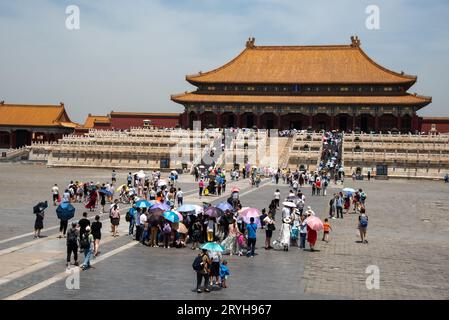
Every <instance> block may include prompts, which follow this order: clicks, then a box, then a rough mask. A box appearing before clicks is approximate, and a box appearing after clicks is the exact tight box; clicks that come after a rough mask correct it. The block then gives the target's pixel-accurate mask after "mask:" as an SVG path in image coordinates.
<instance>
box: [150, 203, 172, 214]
mask: <svg viewBox="0 0 449 320" xmlns="http://www.w3.org/2000/svg"><path fill="white" fill-rule="evenodd" d="M169 210H170V206H168V205H167V204H165V203H161V202H157V203H156V204H154V205H153V206H152V207H151V208H150V212H155V211H162V212H165V211H169Z"/></svg>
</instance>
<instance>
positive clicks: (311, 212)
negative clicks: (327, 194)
mask: <svg viewBox="0 0 449 320" xmlns="http://www.w3.org/2000/svg"><path fill="white" fill-rule="evenodd" d="M309 215H310V216H314V215H315V212H314V211H313V210H312V207H311V206H308V207H307V211H306V216H309Z"/></svg>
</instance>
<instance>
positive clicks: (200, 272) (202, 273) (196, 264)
mask: <svg viewBox="0 0 449 320" xmlns="http://www.w3.org/2000/svg"><path fill="white" fill-rule="evenodd" d="M210 265H211V260H210V258H209V256H208V254H207V250H206V249H202V252H201V253H200V254H198V256H197V257H196V258H195V260H194V261H193V264H192V267H193V270H195V272H196V292H198V293H201V292H202V290H201V282H202V280H203V278H204V291H205V292H210V289H209V266H210Z"/></svg>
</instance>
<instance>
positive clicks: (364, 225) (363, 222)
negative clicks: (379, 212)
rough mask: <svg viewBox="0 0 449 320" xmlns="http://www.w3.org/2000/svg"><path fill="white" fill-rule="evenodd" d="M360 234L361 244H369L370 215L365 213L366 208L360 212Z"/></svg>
mask: <svg viewBox="0 0 449 320" xmlns="http://www.w3.org/2000/svg"><path fill="white" fill-rule="evenodd" d="M358 228H359V232H360V238H361V240H362V241H361V243H368V240H366V230H367V229H368V215H367V214H366V213H365V208H362V209H361V210H360V215H359V226H358Z"/></svg>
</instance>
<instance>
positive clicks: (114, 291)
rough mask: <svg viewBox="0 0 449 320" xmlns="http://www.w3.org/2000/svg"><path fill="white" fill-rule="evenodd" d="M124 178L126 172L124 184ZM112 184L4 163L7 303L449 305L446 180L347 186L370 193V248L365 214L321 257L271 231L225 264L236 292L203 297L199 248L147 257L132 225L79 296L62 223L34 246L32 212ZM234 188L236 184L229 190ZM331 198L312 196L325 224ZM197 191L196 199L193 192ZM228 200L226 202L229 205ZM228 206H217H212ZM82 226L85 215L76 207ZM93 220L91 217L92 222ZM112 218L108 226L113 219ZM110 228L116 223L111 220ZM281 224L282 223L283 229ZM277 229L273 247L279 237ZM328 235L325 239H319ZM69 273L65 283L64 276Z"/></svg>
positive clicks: (246, 201) (1, 293)
mask: <svg viewBox="0 0 449 320" xmlns="http://www.w3.org/2000/svg"><path fill="white" fill-rule="evenodd" d="M126 173H127V172H125V171H123V172H119V175H118V181H119V182H120V181H121V180H123V179H124V177H125V176H126ZM72 179H73V180H89V181H90V180H92V181H95V182H96V181H100V182H103V181H107V180H109V179H110V171H109V170H90V169H89V170H88V169H82V170H80V169H53V168H46V167H45V166H41V165H23V164H0V188H1V190H2V191H3V192H2V193H0V203H1V207H0V219H1V222H2V223H1V224H0V263H1V264H2V266H3V268H2V269H3V270H2V271H1V272H0V298H2V299H5V298H8V299H20V298H23V299H283V300H285V299H447V298H449V293H448V292H449V283H448V279H449V270H448V269H447V262H448V261H449V237H447V234H448V231H449V222H448V219H447V213H448V212H449V210H448V209H449V204H448V202H447V199H448V198H449V197H448V196H449V185H447V184H446V185H445V184H444V183H442V182H441V181H413V180H390V181H369V182H368V181H352V180H347V181H345V187H346V186H347V187H355V188H359V187H361V188H363V189H364V190H365V191H366V192H367V194H368V199H367V213H368V215H369V218H370V220H369V221H370V223H369V228H368V240H369V244H360V243H358V242H357V241H358V239H359V238H358V231H357V230H356V225H357V215H354V214H349V215H345V217H344V219H343V220H331V221H330V222H331V225H332V228H333V230H332V232H331V235H330V237H331V239H330V242H329V243H324V242H321V241H318V245H317V249H318V250H319V251H317V252H313V253H312V252H309V251H300V250H298V249H297V248H295V247H292V248H291V249H290V251H289V252H287V253H286V252H282V251H274V250H273V251H266V250H264V249H263V244H264V240H265V235H264V231H262V230H261V231H259V234H258V240H257V251H256V252H257V253H258V255H257V256H256V257H255V258H253V259H249V258H246V257H234V256H233V257H226V258H227V260H228V261H229V268H230V270H231V273H232V276H231V277H230V280H229V287H228V288H227V289H222V290H218V289H216V290H214V291H213V292H212V293H209V294H205V293H203V294H197V293H196V292H194V291H192V290H193V289H194V287H195V274H194V272H193V270H192V267H191V264H192V261H193V258H194V256H195V254H196V253H194V252H192V250H190V249H168V250H167V249H162V248H148V247H145V246H142V245H141V244H137V243H136V242H133V241H131V240H130V238H129V237H128V236H126V229H127V226H126V223H125V221H124V219H123V220H122V223H121V225H120V230H121V236H120V237H118V238H116V239H113V238H112V237H110V235H109V234H108V230H109V224H108V222H107V221H106V222H105V223H104V226H103V235H104V239H103V240H102V243H103V244H102V249H101V251H102V254H101V255H100V256H99V257H98V258H97V259H96V260H97V261H96V260H94V261H96V262H95V264H94V269H91V270H89V271H85V272H81V274H80V289H79V290H68V289H66V285H65V277H66V276H67V274H65V263H64V260H65V253H64V252H65V241H63V240H59V239H57V238H56V235H57V231H58V230H57V228H56V227H55V226H57V224H58V220H57V218H56V215H55V213H54V207H50V208H49V209H48V210H47V211H46V218H45V222H44V225H45V228H46V230H44V231H45V233H44V234H47V235H48V236H49V237H47V238H43V239H40V240H33V239H32V235H31V234H29V233H30V232H31V231H32V227H33V224H34V215H33V214H32V211H31V207H32V206H33V205H34V204H35V203H36V202H38V201H41V200H44V199H48V200H50V192H49V189H50V188H51V186H52V184H54V183H55V182H56V183H58V184H59V185H60V186H65V185H67V184H68V182H69V181H70V180H72ZM232 185H233V183H231V182H229V183H228V186H232ZM235 185H238V186H239V187H240V188H241V189H242V192H241V194H242V197H241V198H242V204H243V205H244V206H251V207H257V208H263V207H267V206H268V203H269V201H270V200H271V198H272V194H273V192H274V190H275V189H276V188H278V187H279V188H280V190H281V193H282V195H283V196H285V195H286V194H287V193H288V189H289V188H288V187H287V186H285V185H283V184H279V185H278V186H276V185H273V184H272V183H271V182H270V181H265V182H264V184H263V185H262V186H261V187H260V188H258V189H256V188H254V189H252V188H250V187H249V184H248V182H247V181H239V182H237V183H235ZM181 187H182V188H183V189H184V190H185V191H187V193H188V196H187V199H186V200H185V202H187V203H189V202H194V203H198V202H199V201H201V200H199V199H198V198H197V194H196V184H195V183H194V182H193V179H192V178H191V177H190V176H188V175H185V176H182V178H181ZM340 188H341V186H332V189H330V190H329V192H328V196H326V197H324V196H315V197H311V196H310V188H309V187H305V188H303V191H304V193H305V195H306V205H311V206H312V208H313V209H314V210H315V212H316V213H317V215H318V216H320V217H321V218H323V219H324V218H325V217H326V216H327V203H328V201H329V197H330V196H329V195H330V194H332V192H336V191H338V190H340ZM189 190H192V191H191V192H189ZM227 196H228V195H226V196H225V197H227ZM202 200H205V201H206V200H207V201H214V202H217V201H221V200H223V199H217V198H212V197H209V198H203V199H202ZM76 207H77V213H76V219H78V218H79V217H80V216H81V213H82V212H83V211H82V207H81V206H80V205H76ZM93 215H94V214H89V217H90V216H93ZM106 218H107V216H103V217H102V219H106ZM106 220H107V219H106ZM278 224H279V221H278ZM279 229H280V226H278V227H277V231H275V234H274V237H273V239H275V238H276V237H277V232H278V230H279ZM320 236H321V234H319V239H320ZM370 265H375V266H377V267H378V268H379V271H380V288H379V289H378V290H376V289H373V290H368V289H367V287H366V284H365V282H366V279H367V277H368V274H366V273H365V270H366V268H367V267H368V266H370ZM64 274H65V275H64Z"/></svg>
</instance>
